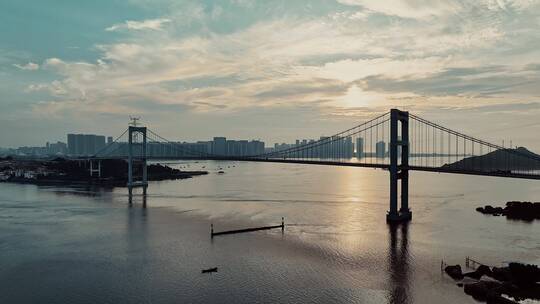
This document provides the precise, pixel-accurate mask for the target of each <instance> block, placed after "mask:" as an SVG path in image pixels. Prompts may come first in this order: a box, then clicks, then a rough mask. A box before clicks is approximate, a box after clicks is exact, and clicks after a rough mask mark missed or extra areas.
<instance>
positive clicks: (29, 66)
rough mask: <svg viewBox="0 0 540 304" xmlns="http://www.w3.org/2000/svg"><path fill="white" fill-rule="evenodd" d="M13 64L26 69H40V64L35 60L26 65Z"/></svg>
mask: <svg viewBox="0 0 540 304" xmlns="http://www.w3.org/2000/svg"><path fill="white" fill-rule="evenodd" d="M13 66H15V67H17V68H19V69H21V70H25V71H35V70H38V69H39V64H37V63H33V62H28V63H27V64H24V65H20V64H14V65H13Z"/></svg>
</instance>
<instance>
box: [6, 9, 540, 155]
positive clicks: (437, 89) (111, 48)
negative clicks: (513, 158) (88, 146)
mask: <svg viewBox="0 0 540 304" xmlns="http://www.w3.org/2000/svg"><path fill="white" fill-rule="evenodd" d="M390 108H400V109H402V110H407V111H410V112H411V113H414V114H416V115H419V116H421V117H423V118H426V119H428V120H431V121H434V122H438V123H440V124H442V125H445V126H447V127H450V128H452V129H456V130H458V131H462V132H464V133H466V134H468V135H471V136H475V137H479V138H481V139H486V140H488V141H491V142H494V143H497V144H500V143H501V142H502V140H507V141H508V140H513V143H514V145H520V146H527V147H529V148H530V149H533V150H535V151H537V152H540V141H539V140H538V138H539V137H538V134H539V133H540V1H539V0H475V1H465V0H463V1H461V0H460V1H441V0H387V1H378V0H374V1H369V0H310V1H294V0H286V1H281V0H272V1H255V0H222V1H189V0H152V1H151V0H122V1H119V0H93V1H82V0H80V1H76V0H72V1H61V0H42V1H28V0H2V1H1V2H0V128H1V129H2V132H1V133H0V146H2V147H16V146H22V145H44V143H45V142H46V141H56V140H61V141H66V133H69V132H81V133H96V134H104V135H111V136H116V135H119V134H120V133H122V131H123V130H124V129H125V128H126V127H127V124H128V122H129V116H130V115H133V116H140V117H141V118H142V121H143V123H144V124H146V125H147V126H148V127H150V128H151V129H153V130H154V131H156V132H157V133H159V134H160V135H162V136H164V137H166V138H168V139H171V140H186V141H190V140H203V139H209V138H211V137H213V136H227V137H231V138H246V139H262V140H265V141H266V142H267V145H268V144H272V143H274V142H292V141H294V139H296V138H299V139H303V138H318V137H319V136H321V135H331V134H334V133H337V132H339V131H341V130H343V129H346V128H348V127H351V126H354V125H356V124H359V123H361V122H362V121H365V120H367V119H368V118H370V117H374V116H376V115H378V114H380V113H383V112H386V111H388V110H389V109H390Z"/></svg>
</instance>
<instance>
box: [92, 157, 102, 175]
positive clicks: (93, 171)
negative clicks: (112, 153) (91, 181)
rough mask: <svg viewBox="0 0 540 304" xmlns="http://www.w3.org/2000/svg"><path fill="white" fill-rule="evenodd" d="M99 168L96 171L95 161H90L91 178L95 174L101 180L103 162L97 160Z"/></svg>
mask: <svg viewBox="0 0 540 304" xmlns="http://www.w3.org/2000/svg"><path fill="white" fill-rule="evenodd" d="M97 163H98V167H97V169H94V161H93V160H90V177H92V176H94V173H97V176H98V177H99V178H101V160H99V159H98V160H97Z"/></svg>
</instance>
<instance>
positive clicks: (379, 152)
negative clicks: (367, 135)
mask: <svg viewBox="0 0 540 304" xmlns="http://www.w3.org/2000/svg"><path fill="white" fill-rule="evenodd" d="M375 154H376V156H377V157H379V158H384V156H385V155H386V143H385V142H384V141H379V142H377V144H376V145H375Z"/></svg>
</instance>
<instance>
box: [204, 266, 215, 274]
mask: <svg viewBox="0 0 540 304" xmlns="http://www.w3.org/2000/svg"><path fill="white" fill-rule="evenodd" d="M211 272H217V267H213V268H208V269H203V270H201V273H211Z"/></svg>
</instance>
